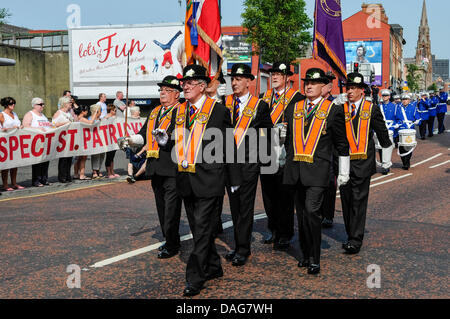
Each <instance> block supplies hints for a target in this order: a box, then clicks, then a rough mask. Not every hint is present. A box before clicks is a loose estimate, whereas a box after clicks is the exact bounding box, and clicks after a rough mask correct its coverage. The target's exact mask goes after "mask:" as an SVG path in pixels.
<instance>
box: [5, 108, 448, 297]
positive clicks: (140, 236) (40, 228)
mask: <svg viewBox="0 0 450 319" xmlns="http://www.w3.org/2000/svg"><path fill="white" fill-rule="evenodd" d="M447 127H450V121H449V118H448V117H447ZM418 142H419V145H418V147H417V149H416V150H415V151H414V154H413V157H412V165H413V167H411V169H410V170H408V171H404V170H402V169H401V161H400V159H399V157H398V155H397V154H396V153H395V154H394V155H393V162H394V166H393V168H392V169H391V173H390V175H387V176H385V175H381V174H376V175H375V176H373V178H372V183H371V190H370V197H369V207H368V213H367V221H366V233H365V238H364V244H363V247H362V249H361V252H360V253H359V254H357V255H351V256H350V255H346V254H344V253H343V250H342V248H341V243H342V242H344V241H345V240H346V234H345V229H344V224H343V219H342V212H341V202H340V199H339V197H338V199H337V203H336V217H335V223H334V226H333V227H332V228H330V229H324V230H323V235H322V256H321V273H320V274H319V275H317V276H311V275H308V274H307V273H306V270H305V269H300V268H298V267H297V263H298V260H297V259H298V258H299V245H298V230H297V226H296V235H295V237H294V238H293V240H292V242H291V243H292V245H291V248H290V249H289V250H288V251H286V252H280V251H274V250H273V249H272V247H271V246H270V245H264V244H263V243H262V239H263V237H264V235H265V234H266V231H267V228H266V226H267V218H266V216H265V213H264V207H263V204H262V198H261V191H260V189H258V192H257V200H256V204H255V222H254V229H253V238H252V255H251V257H250V259H249V261H248V263H247V264H246V265H245V266H243V267H233V266H232V265H231V264H229V263H228V262H227V261H226V260H225V259H224V258H222V265H223V269H224V277H223V278H220V279H215V280H212V281H208V282H207V283H206V285H205V289H203V290H202V292H201V294H200V295H198V296H196V297H194V298H192V299H209V300H211V299H255V300H263V299H288V300H295V299H317V298H321V299H329V298H332V299H334V298H338V299H381V298H382V299H385V298H387V299H394V298H395V299H397V298H400V299H409V298H413V299H432V298H438V299H448V298H449V297H450V291H449V261H450V259H449V247H450V246H449V236H448V233H449V230H450V214H449V212H450V196H449V189H450V179H449V177H450V133H449V132H446V133H445V134H441V135H435V136H434V137H433V138H430V139H427V140H425V141H421V140H419V141H418ZM124 157H125V156H124V153H123V152H120V151H118V152H117V155H116V161H115V166H116V167H122V169H116V172H118V173H119V174H121V175H126V173H125V170H124V169H123V167H126V166H125V165H126V160H125V158H124ZM56 164H57V162H56V161H55V162H52V163H51V166H50V172H51V174H50V175H51V176H52V177H51V179H50V181H51V182H52V185H51V186H48V187H44V188H33V187H28V186H30V185H31V181H30V180H29V177H30V176H31V169H29V168H20V169H19V176H20V178H19V182H20V183H21V184H22V185H24V186H27V188H26V189H25V190H21V191H14V192H8V193H5V192H4V193H3V194H2V195H1V196H0V240H1V242H2V245H1V247H0V269H2V271H1V272H0V298H6V299H10V298H31V299H40V298H51V299H54V298H68V299H75V298H82V299H91V298H94V299H116V298H120V299H156V300H162V299H180V300H182V299H183V298H182V296H181V293H182V291H183V288H184V284H185V268H186V262H187V259H188V257H189V253H190V251H191V250H192V240H191V238H192V237H191V236H190V230H189V225H188V222H187V218H186V216H185V212H184V210H183V212H182V219H181V224H180V235H181V236H182V245H181V251H180V254H178V255H177V256H175V257H173V258H171V259H168V260H159V259H157V257H156V255H157V248H158V247H159V246H160V245H161V243H162V242H163V237H162V234H161V229H160V227H159V223H158V217H157V213H156V206H155V200H154V195H153V193H152V190H151V187H150V182H149V181H139V182H137V183H135V184H132V185H130V184H128V183H127V182H126V181H125V176H122V177H121V178H119V179H114V180H108V179H103V180H95V181H75V182H74V183H70V184H60V183H58V182H55V181H56V177H55V176H56V173H55V172H56V170H55V169H56V167H55V165H56ZM89 166H90V163H89V162H88V163H87V167H89ZM88 174H89V172H88ZM222 219H223V223H224V228H225V231H224V233H223V234H221V235H220V236H219V237H218V238H217V240H216V245H217V249H218V252H219V254H220V255H221V256H224V255H225V254H226V252H227V251H228V250H229V249H231V248H232V247H233V228H232V223H231V216H230V209H229V205H228V199H227V198H225V201H224V213H223V217H222ZM71 265H72V266H71ZM73 265H75V266H73ZM68 267H69V268H68ZM73 267H75V268H73ZM77 267H79V269H80V270H81V273H80V281H79V284H80V288H69V287H73V286H71V284H70V282H72V281H70V279H72V278H73V277H72V276H73V274H74V273H73V271H72V270H71V269H77ZM374 271H375V272H374ZM75 273H76V272H75ZM68 282H69V284H68ZM75 283H76V281H75ZM374 283H375V284H374ZM378 284H379V285H378ZM374 286H375V287H374ZM377 286H378V287H377Z"/></svg>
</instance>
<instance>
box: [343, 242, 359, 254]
mask: <svg viewBox="0 0 450 319" xmlns="http://www.w3.org/2000/svg"><path fill="white" fill-rule="evenodd" d="M344 249H345V252H346V253H347V254H349V255H353V254H357V253H359V250H360V248H359V247H356V246H355V245H352V244H347V246H345V248H344Z"/></svg>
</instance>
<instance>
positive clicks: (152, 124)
mask: <svg viewBox="0 0 450 319" xmlns="http://www.w3.org/2000/svg"><path fill="white" fill-rule="evenodd" d="M179 104H180V103H176V104H175V105H173V106H171V107H170V108H169V109H168V110H167V111H166V112H165V114H161V115H160V111H161V109H162V105H160V106H157V107H155V108H154V109H153V111H152V112H151V113H150V116H149V118H148V123H147V141H148V151H147V158H159V145H158V143H157V142H156V141H155V138H154V137H153V135H152V131H153V130H154V129H157V128H160V129H163V130H167V128H168V127H169V125H170V121H171V120H172V112H173V111H174V110H175V109H176V108H177V107H178V105H179ZM159 117H162V118H161V121H160V123H159V126H158V127H156V123H158V118H159ZM149 141H151V143H150V142H149Z"/></svg>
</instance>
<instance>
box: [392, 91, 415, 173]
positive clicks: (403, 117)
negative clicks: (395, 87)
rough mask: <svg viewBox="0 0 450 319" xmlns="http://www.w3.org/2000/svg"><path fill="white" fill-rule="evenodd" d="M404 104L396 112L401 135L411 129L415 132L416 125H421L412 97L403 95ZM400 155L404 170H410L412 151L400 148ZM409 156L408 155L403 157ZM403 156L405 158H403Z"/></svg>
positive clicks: (406, 94) (397, 125)
mask: <svg viewBox="0 0 450 319" xmlns="http://www.w3.org/2000/svg"><path fill="white" fill-rule="evenodd" d="M401 99H402V103H401V104H400V105H399V106H398V107H397V110H396V112H395V121H396V128H398V130H399V133H401V132H400V131H401V130H404V129H410V130H414V129H415V125H419V124H420V115H419V113H418V112H417V108H416V106H415V105H414V104H413V103H411V95H410V94H409V93H403V94H402V95H401ZM399 154H400V156H401V159H402V162H403V167H402V168H403V169H404V170H408V169H409V167H410V166H411V163H410V161H411V157H412V151H410V149H409V148H406V147H405V146H399ZM403 154H408V155H403ZM402 155H403V156H402Z"/></svg>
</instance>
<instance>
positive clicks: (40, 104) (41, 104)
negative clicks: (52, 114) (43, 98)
mask: <svg viewBox="0 0 450 319" xmlns="http://www.w3.org/2000/svg"><path fill="white" fill-rule="evenodd" d="M36 105H39V106H44V105H45V103H39V104H36Z"/></svg>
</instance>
